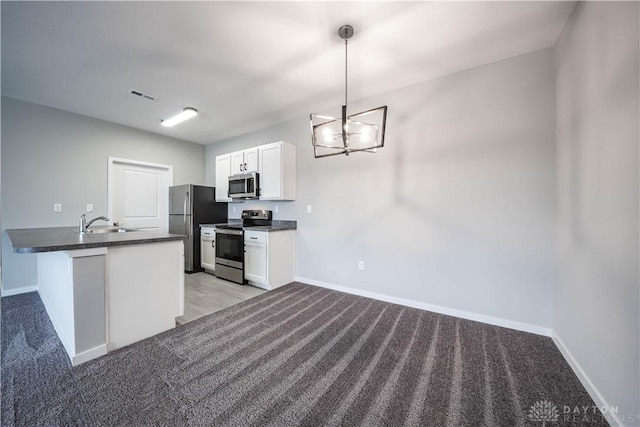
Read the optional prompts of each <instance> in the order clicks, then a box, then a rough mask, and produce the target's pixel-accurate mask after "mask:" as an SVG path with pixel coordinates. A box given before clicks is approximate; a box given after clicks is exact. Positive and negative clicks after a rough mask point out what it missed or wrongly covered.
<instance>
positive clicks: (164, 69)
mask: <svg viewBox="0 0 640 427" xmlns="http://www.w3.org/2000/svg"><path fill="white" fill-rule="evenodd" d="M574 6H575V2H553V1H552V2H537V1H536V2H415V1H414V2H397V1H394V2H391V1H388V2H371V1H369V2H269V1H261V2H238V1H233V2H232V1H226V2H5V1H3V2H2V3H1V7H2V9H1V13H2V94H3V95H5V96H10V97H14V98H18V99H22V100H26V101H29V102H34V103H37V104H42V105H46V106H50V107H55V108H58V109H61V110H65V111H71V112H74V113H79V114H84V115H87V116H90V117H95V118H99V119H103V120H107V121H110V122H115V123H120V124H123V125H127V126H132V127H135V128H139V129H144V130H147V131H151V132H156V133H160V134H165V135H170V136H174V137H177V138H181V139H185V140H189V141H194V142H198V143H201V144H208V143H212V142H216V141H220V140H223V139H226V138H229V137H232V136H236V135H239V134H243V133H246V132H249V131H252V130H256V129H260V128H263V127H266V126H269V125H271V124H274V123H277V122H280V121H284V120H287V119H291V118H294V117H299V116H301V115H304V114H308V113H311V112H319V111H323V110H326V109H329V108H334V107H338V106H339V105H341V104H342V101H343V91H344V44H343V41H342V40H341V39H340V38H339V37H338V36H337V30H338V28H339V27H340V26H341V25H343V24H351V25H353V26H354V27H355V31H356V34H355V35H354V36H353V38H352V39H351V40H350V41H349V99H351V100H355V99H362V98H366V97H369V96H372V95H376V94H380V93H383V92H386V91H389V90H393V89H397V88H400V87H406V86H409V85H412V84H415V83H418V82H421V81H426V80H430V79H433V78H436V77H440V76H443V75H447V74H450V73H453V72H456V71H460V70H465V69H469V68H472V67H476V66H479V65H483V64H487V63H491V62H494V61H498V60H501V59H504V58H509V57H512V56H515V55H519V54H522V53H526V52H531V51H534V50H538V49H542V48H546V47H550V46H553V45H555V43H556V40H557V39H558V37H559V35H560V33H561V31H562V29H563V27H564V25H565V23H566V22H567V20H568V18H569V16H570V14H571V12H572V10H573V8H574ZM131 89H135V90H138V91H141V92H144V93H148V94H150V95H153V96H156V97H157V98H158V99H157V100H156V101H147V100H145V99H142V98H139V97H136V96H134V95H131V94H129V90H131ZM186 106H191V107H195V108H197V109H198V110H199V112H200V114H199V116H198V117H196V118H195V119H192V120H190V121H188V122H185V123H183V124H181V125H178V126H175V127H174V128H164V127H161V126H160V120H161V119H163V118H167V117H168V116H170V115H172V114H174V113H177V112H179V111H180V110H182V108H183V107H186Z"/></svg>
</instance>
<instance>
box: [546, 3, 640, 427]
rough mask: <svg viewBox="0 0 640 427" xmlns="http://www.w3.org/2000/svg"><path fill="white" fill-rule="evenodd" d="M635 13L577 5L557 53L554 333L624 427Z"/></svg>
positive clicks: (634, 353) (632, 248)
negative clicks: (556, 234) (556, 259)
mask: <svg viewBox="0 0 640 427" xmlns="http://www.w3.org/2000/svg"><path fill="white" fill-rule="evenodd" d="M638 13H639V11H638V3H637V2H630V3H613V2H581V3H579V4H578V6H577V7H576V10H575V11H574V14H573V16H572V17H571V20H570V21H569V23H568V24H567V26H566V27H565V30H564V33H563V35H562V37H561V38H560V40H559V42H558V45H557V50H556V67H557V80H556V87H557V101H556V108H557V133H556V140H557V163H558V180H557V194H558V270H557V277H558V278H557V286H556V295H555V321H554V329H555V333H556V335H557V337H559V338H560V340H561V341H562V343H563V344H564V347H565V348H566V349H567V350H568V351H569V352H570V353H571V355H572V356H573V358H574V362H576V363H577V364H578V365H579V366H580V368H581V369H582V370H583V371H584V372H585V374H586V375H587V376H588V377H589V379H590V381H591V382H592V383H593V385H594V386H595V388H596V389H597V390H598V392H599V393H600V394H601V396H602V397H603V398H604V400H605V401H606V402H607V404H609V405H613V406H618V409H619V415H620V416H621V418H623V419H622V421H623V424H624V425H638V424H639V423H640V406H639V405H640V404H639V401H640V396H639V389H640V384H639V378H640V372H639V365H640V361H639V354H638V352H639V348H640V343H639V342H638V339H639V336H640V331H639V324H640V319H639V318H638V309H639V308H638V303H639V298H640V296H639V288H638V283H639V278H638V256H639V254H638V245H639V242H638V233H639V229H638V219H639V212H638V203H639V200H638V192H639V186H638V126H639V121H638V117H639V114H640V111H639V108H638V96H639V93H638V80H639V78H640V76H639V73H638V63H639V57H638V51H639V45H638V36H639V28H638ZM556 403H561V402H556ZM630 417H636V418H635V421H632V418H630Z"/></svg>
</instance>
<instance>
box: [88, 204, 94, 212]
mask: <svg viewBox="0 0 640 427" xmlns="http://www.w3.org/2000/svg"><path fill="white" fill-rule="evenodd" d="M87 212H93V203H87Z"/></svg>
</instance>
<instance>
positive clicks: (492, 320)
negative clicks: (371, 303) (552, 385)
mask: <svg viewBox="0 0 640 427" xmlns="http://www.w3.org/2000/svg"><path fill="white" fill-rule="evenodd" d="M295 280H296V281H297V282H302V283H307V284H309V285H314V286H319V287H321V288H327V289H332V290H334V291H340V292H345V293H347V294H352V295H358V296H361V297H367V298H372V299H376V300H379V301H385V302H390V303H392V304H399V305H404V306H407V307H413V308H419V309H421V310H426V311H432V312H434V313H440V314H446V315H449V316H455V317H460V318H462V319H467V320H473V321H476V322H482V323H487V324H489V325H495V326H501V327H503V328H509V329H515V330H517V331H523V332H529V333H532V334H536V335H544V336H546V337H550V336H551V332H552V330H551V328H546V327H544V326H538V325H532V324H530V323H524V322H518V321H515V320H508V319H501V318H499V317H493V316H487V315H484V314H479V313H473V312H470V311H465V310H458V309H455V308H449V307H442V306H439V305H434V304H428V303H425V302H419V301H412V300H408V299H405V298H398V297H392V296H389V295H384V294H379V293H376V292H368V291H363V290H360V289H354V288H349V287H346V286H340V285H334V284H333V283H327V282H321V281H319V280H314V279H309V278H307V277H296V278H295Z"/></svg>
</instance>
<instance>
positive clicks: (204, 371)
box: [1, 283, 607, 426]
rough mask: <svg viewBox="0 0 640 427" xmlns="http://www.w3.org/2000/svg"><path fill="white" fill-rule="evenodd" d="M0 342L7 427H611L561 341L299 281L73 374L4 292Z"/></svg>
mask: <svg viewBox="0 0 640 427" xmlns="http://www.w3.org/2000/svg"><path fill="white" fill-rule="evenodd" d="M1 343H2V352H1V358H2V359H1V360H2V372H1V374H2V411H1V415H2V420H1V421H2V425H3V426H11V425H25V426H36V425H47V426H52V425H65V426H66V425H90V426H97V425H123V426H125V425H126V426H130V425H135V426H142V425H153V426H160V425H167V426H182V425H193V426H201V425H216V426H287V425H303V426H319V425H327V426H332V425H348V426H356V425H362V426H400V425H407V426H481V425H486V426H536V425H537V426H540V425H543V423H542V421H543V419H544V418H545V417H547V418H546V421H547V422H546V425H566V426H578V425H588V426H597V425H607V424H606V423H605V422H604V420H603V418H602V417H601V415H600V414H599V413H596V414H595V415H594V414H591V415H590V417H589V418H588V419H585V418H584V417H583V418H581V419H580V420H578V422H576V419H575V418H572V419H570V420H569V419H566V418H565V417H564V414H563V413H562V408H563V407H564V406H565V405H566V406H569V407H572V408H573V407H575V406H593V405H594V403H593V401H592V400H591V399H590V397H589V396H588V394H587V393H586V391H585V390H584V388H583V387H582V386H581V385H580V383H579V381H578V379H577V378H576V376H575V375H574V374H573V372H572V371H571V369H570V368H569V366H568V365H567V363H566V362H565V361H564V359H563V358H562V355H561V354H560V353H559V351H558V350H557V348H556V347H555V345H554V344H553V342H552V341H551V339H549V338H546V337H541V336H536V335H532V334H527V333H523V332H517V331H513V330H509V329H504V328H499V327H495V326H489V325H485V324H481V323H477V322H472V321H467V320H462V319H457V318H455V317H450V316H445V315H440V314H434V313H430V312H425V311H421V310H417V309H412V308H407V307H402V306H398V305H393V304H388V303H384V302H379V301H375V300H371V299H367V298H362V297H357V296H353V295H348V294H343V293H340V292H335V291H331V290H326V289H322V288H317V287H313V286H308V285H303V284H299V283H293V284H290V285H287V286H285V287H282V288H280V289H278V290H276V291H272V292H268V293H266V294H264V295H261V296H258V297H256V298H253V299H251V300H248V301H245V302H243V303H240V304H238V305H236V306H233V307H230V308H228V309H226V310H223V311H221V312H218V313H215V314H212V315H209V316H206V317H204V318H201V319H199V320H196V321H194V322H191V323H189V324H186V325H183V326H180V327H178V328H176V329H174V330H172V331H168V332H166V333H163V334H160V335H157V336H155V337H152V338H150V339H147V340H145V341H142V342H140V343H137V344H134V345H132V346H129V347H126V348H123V349H121V350H118V351H115V352H113V353H110V354H108V355H107V356H104V357H102V358H99V359H96V360H93V361H90V362H88V363H85V364H83V365H80V366H77V367H74V368H72V367H71V366H70V364H69V361H68V359H67V357H66V354H65V352H64V349H63V347H62V345H61V343H60V341H59V340H58V338H57V336H56V334H55V332H54V330H53V327H52V326H51V323H50V322H49V319H48V317H47V315H46V312H45V310H44V307H43V305H42V302H41V301H40V299H39V297H38V295H37V294H36V293H31V294H24V295H18V296H12V297H5V298H2V341H1ZM541 401H549V402H551V403H552V404H553V405H556V408H557V410H558V412H556V413H555V415H554V413H553V412H552V413H551V415H549V413H546V415H545V414H541V413H538V414H537V415H536V416H537V418H536V417H532V416H531V413H530V409H531V407H532V406H533V405H535V404H536V402H541ZM558 415H559V416H558ZM549 416H551V417H552V418H556V416H557V422H551V419H549Z"/></svg>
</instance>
